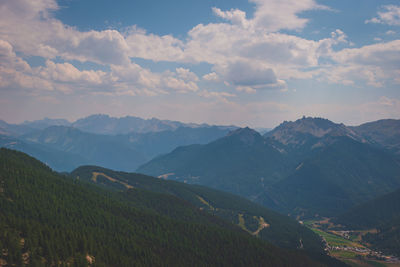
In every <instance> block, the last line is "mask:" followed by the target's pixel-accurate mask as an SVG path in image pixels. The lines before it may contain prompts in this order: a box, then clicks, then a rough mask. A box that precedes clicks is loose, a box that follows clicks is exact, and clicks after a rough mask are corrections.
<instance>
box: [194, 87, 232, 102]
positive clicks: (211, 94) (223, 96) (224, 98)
mask: <svg viewBox="0 0 400 267" xmlns="http://www.w3.org/2000/svg"><path fill="white" fill-rule="evenodd" d="M198 95H199V96H202V97H205V98H214V99H217V101H220V102H225V103H228V102H230V101H229V100H228V98H229V97H236V95H235V94H231V93H228V92H216V91H207V90H202V91H200V92H199V93H198Z"/></svg>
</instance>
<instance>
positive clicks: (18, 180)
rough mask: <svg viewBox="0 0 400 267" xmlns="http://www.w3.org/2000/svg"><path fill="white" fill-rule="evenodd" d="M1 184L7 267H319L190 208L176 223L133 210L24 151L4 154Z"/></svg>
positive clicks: (0, 154)
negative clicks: (65, 266)
mask: <svg viewBox="0 0 400 267" xmlns="http://www.w3.org/2000/svg"><path fill="white" fill-rule="evenodd" d="M0 185H1V190H0V205H1V210H0V224H1V227H0V229H2V230H1V233H0V247H1V249H2V251H3V254H2V256H1V262H2V264H8V265H13V264H16V265H18V266H21V265H29V266H55V265H68V264H72V265H74V266H87V265H88V264H89V265H91V266H166V265H174V266H206V265H214V266H316V265H318V264H317V263H315V262H312V261H311V260H310V259H309V258H308V257H306V256H304V255H303V254H301V253H300V252H289V251H285V250H282V249H278V248H276V247H274V246H272V245H268V244H267V243H265V242H264V241H262V240H260V239H257V238H254V237H252V236H250V235H249V234H248V233H246V232H244V231H242V230H240V229H239V228H238V227H234V226H227V225H229V224H227V223H226V222H224V221H222V220H220V219H218V218H216V217H213V216H211V215H208V214H207V213H204V212H202V211H200V210H199V209H198V208H195V207H193V206H191V205H190V204H188V203H187V204H185V203H183V202H182V201H180V200H176V199H173V200H172V202H173V203H174V204H173V206H174V207H179V205H180V206H186V208H185V209H182V211H181V210H180V209H179V208H178V209H177V213H176V216H172V215H168V213H165V212H157V209H155V208H154V207H153V208H143V207H139V206H146V205H147V204H146V202H143V203H142V204H140V205H138V206H137V207H134V206H132V205H131V204H129V202H127V201H125V200H120V197H119V196H116V195H115V193H107V192H106V191H101V190H100V189H96V188H93V187H90V186H88V185H87V184H86V185H85V186H82V184H81V182H80V181H79V180H78V181H76V180H75V181H73V180H70V179H67V178H66V177H64V176H60V175H59V174H57V173H55V172H53V171H52V170H51V169H49V168H48V167H47V166H45V165H44V164H42V163H40V162H39V161H37V160H35V159H34V158H31V157H29V156H27V155H26V154H23V153H21V152H16V151H11V150H7V149H1V150H0ZM99 190H100V191H99ZM141 194H145V193H141ZM135 198H137V199H136V200H135V201H136V202H140V201H139V199H140V197H137V196H135ZM145 199H148V196H146V197H145ZM175 204H177V205H175ZM161 205H167V206H168V202H167V203H165V202H161ZM188 205H189V206H188ZM174 209H175V208H174ZM162 210H164V208H163V209H162ZM185 214H190V216H188V217H186V216H185ZM191 216H192V217H191ZM184 218H185V219H184Z"/></svg>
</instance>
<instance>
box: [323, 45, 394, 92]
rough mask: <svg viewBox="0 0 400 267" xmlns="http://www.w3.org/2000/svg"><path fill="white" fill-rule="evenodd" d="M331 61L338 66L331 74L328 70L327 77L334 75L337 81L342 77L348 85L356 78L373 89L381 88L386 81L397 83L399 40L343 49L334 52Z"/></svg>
mask: <svg viewBox="0 0 400 267" xmlns="http://www.w3.org/2000/svg"><path fill="white" fill-rule="evenodd" d="M333 59H334V60H335V61H336V62H338V63H340V66H335V67H334V68H333V71H332V72H331V70H329V71H328V72H330V73H331V74H330V75H328V76H330V77H332V75H336V76H337V77H336V78H337V79H338V80H340V77H342V80H344V81H346V80H347V81H349V82H348V83H349V84H350V83H351V82H352V81H353V80H355V79H357V78H358V79H364V80H365V81H367V83H368V84H369V85H372V86H375V87H382V86H383V85H384V81H386V80H388V81H390V80H392V81H394V82H396V83H398V82H399V81H398V78H397V77H398V73H399V70H400V40H395V41H391V42H387V43H378V44H373V45H367V46H363V47H360V48H347V49H343V50H341V51H339V52H336V53H335V54H334V55H333ZM343 77H346V79H343ZM352 77H353V78H352ZM336 78H335V79H334V80H336ZM354 78H355V79H354Z"/></svg>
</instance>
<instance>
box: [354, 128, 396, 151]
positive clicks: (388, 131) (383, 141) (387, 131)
mask: <svg viewBox="0 0 400 267" xmlns="http://www.w3.org/2000/svg"><path fill="white" fill-rule="evenodd" d="M349 128H350V129H352V130H353V131H354V132H356V133H357V134H358V135H360V136H362V137H363V138H365V139H366V140H368V141H369V142H370V143H372V144H375V145H379V146H381V147H384V148H386V149H389V150H390V151H393V152H394V153H396V154H398V155H400V120H379V121H374V122H369V123H365V124H362V125H360V126H355V127H349Z"/></svg>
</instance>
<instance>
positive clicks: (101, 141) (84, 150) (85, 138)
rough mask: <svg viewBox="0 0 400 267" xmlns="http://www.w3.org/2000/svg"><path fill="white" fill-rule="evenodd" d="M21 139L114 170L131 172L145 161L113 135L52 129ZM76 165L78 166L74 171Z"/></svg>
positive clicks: (67, 128) (69, 129) (139, 154)
mask: <svg viewBox="0 0 400 267" xmlns="http://www.w3.org/2000/svg"><path fill="white" fill-rule="evenodd" d="M22 138H23V140H25V141H27V142H30V143H33V144H40V145H42V146H44V147H49V148H51V149H55V150H59V151H63V152H68V153H73V154H76V155H79V156H80V157H82V158H85V159H86V160H85V162H89V164H96V165H102V166H105V167H108V168H114V169H117V170H133V169H134V168H135V167H136V166H137V165H138V164H140V163H141V162H145V161H146V160H147V158H146V157H145V156H144V153H142V152H141V151H138V150H136V149H135V148H133V147H130V146H128V145H127V143H126V142H125V141H124V140H123V141H120V140H119V139H118V138H117V137H115V136H107V135H97V134H91V133H86V132H82V131H80V130H78V129H75V128H72V127H64V126H51V127H49V128H46V129H44V130H39V131H36V132H33V133H30V134H27V135H24V136H23V137H22ZM79 165H81V164H78V165H76V166H74V168H76V167H77V166H79ZM62 170H71V169H65V168H63V169H62Z"/></svg>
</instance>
